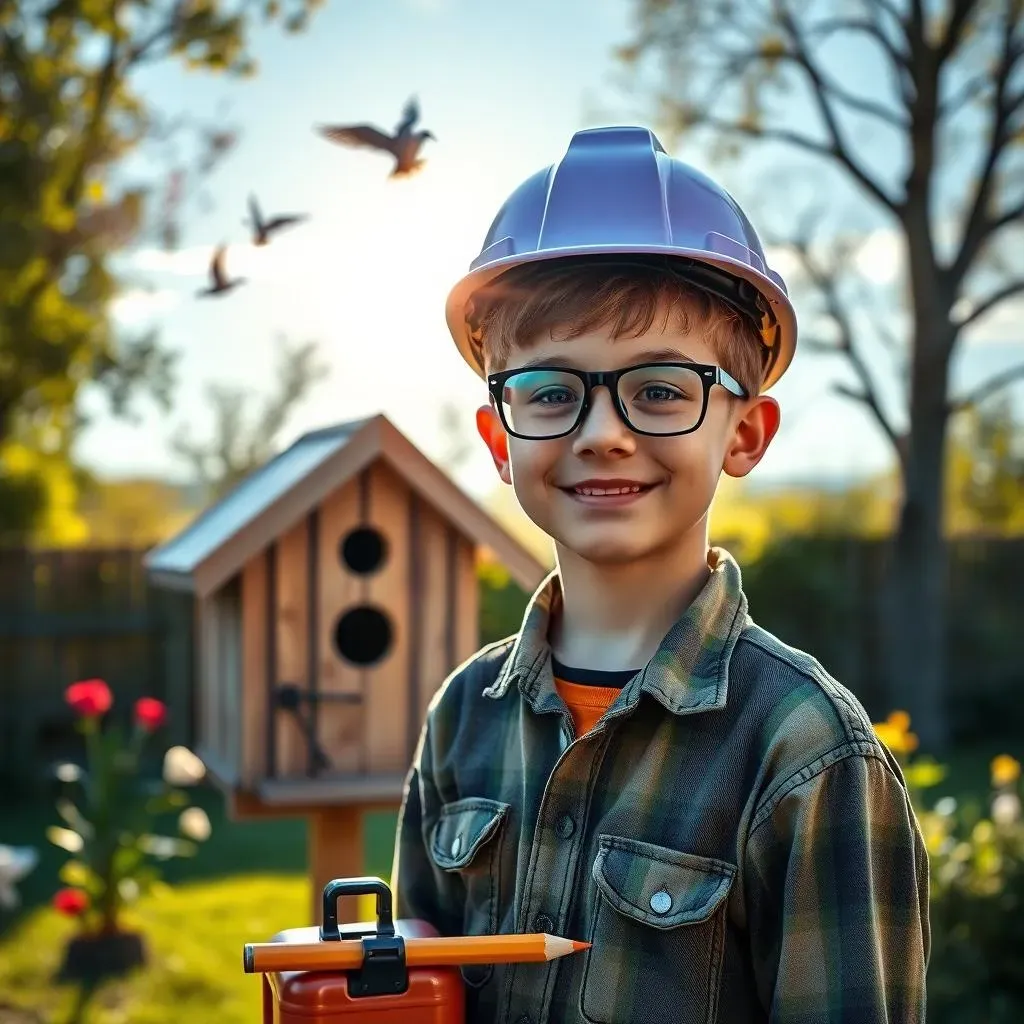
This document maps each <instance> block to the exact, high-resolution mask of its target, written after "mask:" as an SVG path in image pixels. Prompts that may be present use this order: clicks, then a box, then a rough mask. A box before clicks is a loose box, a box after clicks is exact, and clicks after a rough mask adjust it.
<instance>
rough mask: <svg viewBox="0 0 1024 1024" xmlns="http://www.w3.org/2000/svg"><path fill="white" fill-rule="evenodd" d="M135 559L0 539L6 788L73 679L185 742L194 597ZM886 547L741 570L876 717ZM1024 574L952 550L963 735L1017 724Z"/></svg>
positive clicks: (769, 556)
mask: <svg viewBox="0 0 1024 1024" xmlns="http://www.w3.org/2000/svg"><path fill="white" fill-rule="evenodd" d="M727 546H728V545H727ZM143 554H144V552H142V551H139V550H132V549H115V550H95V549H84V550H70V551H24V550H20V549H17V550H15V549H2V548H0V778H2V779H3V780H4V784H6V785H7V786H8V787H12V786H13V787H14V788H24V787H27V786H29V785H31V784H32V783H33V781H39V780H40V778H41V775H42V773H43V772H44V771H45V768H46V766H47V765H49V764H51V763H52V762H54V761H55V760H58V759H61V758H63V757H67V756H75V755H77V754H79V753H80V748H79V747H78V745H77V737H76V734H75V732H74V730H73V728H72V724H73V723H72V717H71V715H70V713H69V711H68V709H67V708H66V706H65V704H64V699H63V694H64V689H65V687H66V686H67V685H68V683H70V682H72V681H74V680H76V679H82V678H88V677H94V676H100V677H102V678H104V679H106V680H107V682H108V683H109V684H110V686H111V688H112V689H113V691H114V694H115V701H116V706H115V710H116V711H117V712H118V713H119V714H120V715H121V716H123V717H125V718H127V716H128V715H129V714H130V712H131V705H132V703H133V702H134V700H135V699H136V698H137V697H139V696H142V695H151V696H155V697H159V698H161V699H164V700H167V701H168V703H169V704H170V706H171V710H172V721H171V730H170V736H169V739H170V740H171V742H175V743H186V744H187V743H190V742H192V738H193V721H192V708H193V706H194V700H193V696H194V695H193V679H194V672H193V647H192V645H193V638H192V623H193V619H192V610H191V602H190V599H189V597H188V596H187V595H180V594H169V593H166V592H162V591H158V590H154V589H152V588H150V587H149V586H148V585H147V583H146V579H145V574H144V572H143V569H142V557H143ZM884 556H885V551H884V550H883V548H882V546H881V545H879V544H878V543H877V542H866V541H862V540H859V539H856V538H803V537H801V538H791V539H790V540H788V541H784V542H782V543H780V544H777V545H775V546H774V547H773V548H771V549H769V552H767V553H766V555H765V556H764V557H763V558H762V559H761V560H760V561H759V562H758V563H755V564H753V565H750V566H745V567H744V587H745V589H746V591H747V596H748V598H749V601H750V608H751V613H752V614H753V616H754V618H755V620H756V621H758V622H759V623H760V624H761V625H763V626H765V627H766V628H768V629H771V630H772V631H773V632H776V633H777V634H778V635H779V636H780V637H781V638H782V639H783V640H785V641H786V642H787V643H789V644H792V645H793V646H794V647H801V648H803V649H805V650H809V651H811V652H812V653H814V654H815V656H816V657H818V658H819V660H821V662H822V663H823V664H824V665H825V667H826V668H827V669H828V670H829V671H830V672H832V673H833V674H834V675H835V676H837V677H838V678H839V679H840V681H841V682H843V683H844V684H845V685H847V686H848V687H849V688H850V689H851V690H853V692H854V693H856V694H857V696H858V697H859V698H860V699H861V701H862V702H863V703H864V705H865V707H866V708H867V710H868V711H869V712H870V713H871V714H872V716H873V717H876V720H877V717H878V716H884V714H885V713H886V712H887V711H888V710H891V709H890V708H889V706H888V703H887V698H886V695H885V693H884V691H883V690H882V689H881V687H880V680H881V669H882V665H881V644H880V632H881V623H880V620H879V614H880V613H879V609H878V602H877V601H876V600H875V596H876V594H877V589H878V585H879V582H880V578H881V572H882V569H883V566H884ZM1022 579H1024V539H1018V538H1014V539H1000V538H993V539H983V540H977V539H974V540H960V541H956V542H955V543H954V544H953V545H952V548H951V563H950V579H949V594H950V605H949V621H948V627H949V628H948V636H947V642H948V644H949V668H950V686H949V701H948V706H947V709H946V710H947V713H948V714H949V715H950V719H951V722H952V725H953V729H954V735H957V736H960V737H961V738H974V737H976V736H978V735H985V734H987V733H990V732H991V731H992V729H993V728H994V727H996V728H1000V729H1001V730H1002V731H1004V732H1005V731H1007V730H1009V731H1014V730H1017V731H1019V732H1024V702H1022V701H1021V700H1020V699H1019V694H1020V693H1021V692H1024V585H1022V584H1021V580H1022ZM524 601H525V595H523V594H521V593H520V592H518V591H515V592H513V590H509V591H503V592H498V591H491V592H487V591H485V592H484V593H483V594H482V595H481V610H482V615H483V620H482V626H483V630H482V632H483V634H484V635H483V639H484V640H490V639H493V638H494V637H495V636H504V635H508V633H510V632H513V631H514V630H515V629H516V628H517V626H518V624H519V617H520V616H521V614H522V607H523V603H524ZM492 634H493V635H492ZM2 792H3V791H2V790H0V796H2Z"/></svg>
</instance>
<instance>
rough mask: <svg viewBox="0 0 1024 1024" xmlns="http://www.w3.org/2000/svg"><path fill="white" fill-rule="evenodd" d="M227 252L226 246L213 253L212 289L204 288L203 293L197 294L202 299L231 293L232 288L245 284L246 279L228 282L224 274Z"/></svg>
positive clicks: (211, 267) (219, 246)
mask: <svg viewBox="0 0 1024 1024" xmlns="http://www.w3.org/2000/svg"><path fill="white" fill-rule="evenodd" d="M225 252H227V246H226V245H218V246H217V248H216V250H215V251H214V253H213V259H212V260H210V281H211V284H210V287H209V288H204V289H203V290H202V291H199V292H196V295H198V296H199V297H200V298H203V297H204V296H207V295H222V294H224V293H225V292H229V291H231V289H232V288H237V287H238V286H239V285H240V284H244V283H245V281H246V278H244V277H236V278H234V279H233V280H228V277H227V275H226V274H225V272H224V254H225Z"/></svg>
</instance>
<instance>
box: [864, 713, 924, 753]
mask: <svg viewBox="0 0 1024 1024" xmlns="http://www.w3.org/2000/svg"><path fill="white" fill-rule="evenodd" d="M891 718H892V716H890V721H887V722H875V723H873V724H872V727H873V728H874V730H875V735H876V736H877V737H878V738H879V739H880V740H881V741H882V742H883V743H884V744H885V745H886V746H887V747H888V748H889V749H890V750H891V751H892V752H893V753H894V754H909V753H910V752H911V751H913V750H916V749H917V737H916V736H915V735H914V734H913V733H912V732H906V731H905V730H904V729H900V728H899V727H898V725H894V724H893V723H892V721H891Z"/></svg>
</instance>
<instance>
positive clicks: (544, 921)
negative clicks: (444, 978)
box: [533, 914, 555, 934]
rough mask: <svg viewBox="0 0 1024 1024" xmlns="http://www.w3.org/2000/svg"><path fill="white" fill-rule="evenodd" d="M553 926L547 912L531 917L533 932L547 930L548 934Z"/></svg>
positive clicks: (553, 923)
mask: <svg viewBox="0 0 1024 1024" xmlns="http://www.w3.org/2000/svg"><path fill="white" fill-rule="evenodd" d="M554 928H555V922H554V921H552V920H551V918H550V917H548V915H547V914H538V915H537V916H536V917H535V918H534V919H533V930H534V931H535V932H547V933H548V934H550V933H551V932H553V931H554Z"/></svg>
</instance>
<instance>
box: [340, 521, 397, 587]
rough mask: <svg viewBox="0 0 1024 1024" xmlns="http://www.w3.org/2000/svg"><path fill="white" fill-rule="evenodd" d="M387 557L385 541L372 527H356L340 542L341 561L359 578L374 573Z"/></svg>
mask: <svg viewBox="0 0 1024 1024" xmlns="http://www.w3.org/2000/svg"><path fill="white" fill-rule="evenodd" d="M387 555H388V544H387V541H386V540H385V539H384V537H383V536H382V535H381V534H380V533H379V532H378V531H377V530H375V529H374V528H373V527H372V526H360V527H357V528H356V529H355V530H352V531H351V532H350V533H348V534H347V535H346V536H345V539H344V540H343V541H342V542H341V560H342V561H343V562H344V563H345V565H347V566H348V568H349V569H351V571H352V572H354V573H358V574H359V575H360V576H366V575H369V574H370V573H371V572H376V571H377V570H378V569H379V568H380V567H381V566H382V565H383V564H384V559H385V558H387Z"/></svg>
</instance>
